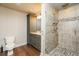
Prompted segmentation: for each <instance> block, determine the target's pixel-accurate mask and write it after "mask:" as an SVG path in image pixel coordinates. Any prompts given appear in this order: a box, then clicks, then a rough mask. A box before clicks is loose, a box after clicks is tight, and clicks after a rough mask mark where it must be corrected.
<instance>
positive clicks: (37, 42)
mask: <svg viewBox="0 0 79 59" xmlns="http://www.w3.org/2000/svg"><path fill="white" fill-rule="evenodd" d="M30 44H31V45H32V46H33V47H35V48H36V49H38V50H39V51H41V36H40V35H36V34H30Z"/></svg>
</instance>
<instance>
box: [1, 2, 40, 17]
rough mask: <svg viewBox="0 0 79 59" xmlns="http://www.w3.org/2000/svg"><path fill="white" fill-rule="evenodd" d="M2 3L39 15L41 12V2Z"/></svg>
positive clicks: (5, 5)
mask: <svg viewBox="0 0 79 59" xmlns="http://www.w3.org/2000/svg"><path fill="white" fill-rule="evenodd" d="M0 5H2V6H4V7H8V8H11V9H14V10H18V11H22V12H26V13H30V14H36V15H38V14H40V12H41V4H40V3H1V4H0Z"/></svg>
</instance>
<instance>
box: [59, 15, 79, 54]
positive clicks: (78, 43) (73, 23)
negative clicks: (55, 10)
mask: <svg viewBox="0 0 79 59" xmlns="http://www.w3.org/2000/svg"><path fill="white" fill-rule="evenodd" d="M58 28H59V29H58V35H59V37H58V38H59V40H58V42H59V46H60V47H61V48H66V49H67V50H69V51H74V52H75V53H76V54H75V55H79V48H78V47H79V16H78V17H71V18H65V19H63V20H62V19H60V21H59V23H58Z"/></svg>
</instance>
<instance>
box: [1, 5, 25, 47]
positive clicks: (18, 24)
mask: <svg viewBox="0 0 79 59" xmlns="http://www.w3.org/2000/svg"><path fill="white" fill-rule="evenodd" d="M26 15H27V14H26V13H22V12H18V11H15V10H12V9H8V8H5V7H1V6H0V45H1V44H4V41H3V40H4V38H5V36H15V37H16V40H15V47H18V46H21V45H24V44H27V16H26Z"/></svg>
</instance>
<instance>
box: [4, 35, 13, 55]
mask: <svg viewBox="0 0 79 59" xmlns="http://www.w3.org/2000/svg"><path fill="white" fill-rule="evenodd" d="M14 41H15V37H14V36H6V37H5V43H6V44H5V46H6V51H8V53H7V55H8V56H11V55H13V49H14V47H15V44H14Z"/></svg>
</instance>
